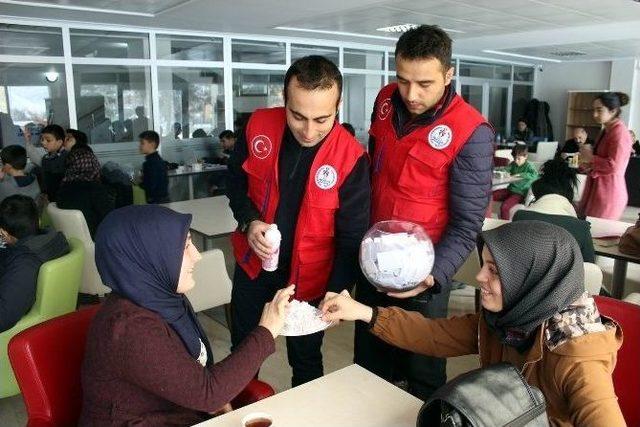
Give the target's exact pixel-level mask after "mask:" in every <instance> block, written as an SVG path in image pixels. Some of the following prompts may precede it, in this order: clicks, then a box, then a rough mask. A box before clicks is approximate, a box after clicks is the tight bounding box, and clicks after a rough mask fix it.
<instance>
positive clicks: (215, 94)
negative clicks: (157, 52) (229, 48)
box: [158, 67, 225, 139]
mask: <svg viewBox="0 0 640 427" xmlns="http://www.w3.org/2000/svg"><path fill="white" fill-rule="evenodd" d="M158 86H159V89H160V93H159V95H160V111H159V114H160V129H159V130H158V133H160V135H162V136H163V137H164V138H169V139H184V138H194V137H202V136H208V135H218V133H220V132H221V131H223V130H224V129H225V122H224V76H223V72H222V70H221V69H213V68H212V69H202V68H170V67H160V68H159V69H158Z"/></svg>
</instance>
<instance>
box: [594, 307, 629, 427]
mask: <svg viewBox="0 0 640 427" xmlns="http://www.w3.org/2000/svg"><path fill="white" fill-rule="evenodd" d="M594 299H595V301H596V305H597V306H598V310H599V311H600V313H601V314H603V315H605V316H607V317H611V318H612V319H614V320H615V321H616V322H618V324H619V325H620V326H621V327H622V332H623V333H624V341H623V343H622V347H620V350H618V360H617V363H616V368H615V370H614V371H613V385H614V388H615V390H616V395H617V396H618V403H619V404H620V409H621V410H622V415H624V419H625V420H626V422H627V425H629V426H640V405H638V390H640V369H638V360H640V307H638V306H637V305H635V304H631V303H628V302H624V301H619V300H616V299H613V298H608V297H601V296H595V297H594Z"/></svg>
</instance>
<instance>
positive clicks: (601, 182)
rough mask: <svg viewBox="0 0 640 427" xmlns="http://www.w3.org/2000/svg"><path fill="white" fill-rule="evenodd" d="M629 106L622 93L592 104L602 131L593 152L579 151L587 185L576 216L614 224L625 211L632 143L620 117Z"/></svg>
mask: <svg viewBox="0 0 640 427" xmlns="http://www.w3.org/2000/svg"><path fill="white" fill-rule="evenodd" d="M628 103H629V96H628V95H626V94H624V93H622V92H605V93H603V94H601V95H599V96H598V97H597V98H596V99H595V100H594V101H593V118H594V120H595V121H596V122H598V123H600V124H601V125H603V126H604V129H603V130H602V132H601V133H600V136H599V137H598V140H597V142H596V145H595V147H594V149H593V150H591V149H590V148H588V147H585V146H584V145H583V146H582V147H580V164H581V169H582V170H583V171H584V172H586V174H587V182H586V184H585V187H584V192H583V194H582V198H581V199H580V206H579V207H578V213H579V215H582V216H593V217H597V218H607V219H615V220H617V219H620V217H621V216H622V213H623V212H624V209H625V208H626V207H627V201H628V198H629V196H628V193H627V184H626V181H625V176H624V174H625V171H626V170H627V165H628V164H629V158H630V157H631V151H632V148H631V147H632V145H633V142H632V141H631V135H629V130H628V129H627V127H626V126H625V125H624V123H623V122H622V120H621V119H620V113H621V111H622V110H621V108H622V107H624V106H625V105H627V104H628Z"/></svg>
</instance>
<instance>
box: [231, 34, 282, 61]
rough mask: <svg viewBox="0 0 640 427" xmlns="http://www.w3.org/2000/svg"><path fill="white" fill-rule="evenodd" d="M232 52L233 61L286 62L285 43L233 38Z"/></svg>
mask: <svg viewBox="0 0 640 427" xmlns="http://www.w3.org/2000/svg"><path fill="white" fill-rule="evenodd" d="M231 52H232V55H231V57H232V61H233V62H251V63H257V64H285V63H286V51H285V44H284V43H278V42H260V41H252V40H233V41H232V42H231Z"/></svg>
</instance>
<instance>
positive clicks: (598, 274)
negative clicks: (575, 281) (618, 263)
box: [584, 262, 602, 295]
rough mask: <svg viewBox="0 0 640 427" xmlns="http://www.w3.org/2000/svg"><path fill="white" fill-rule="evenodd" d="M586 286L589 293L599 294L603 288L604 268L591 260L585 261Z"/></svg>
mask: <svg viewBox="0 0 640 427" xmlns="http://www.w3.org/2000/svg"><path fill="white" fill-rule="evenodd" d="M584 288H585V289H586V290H587V292H588V293H589V295H598V294H599V293H600V289H601V288H602V270H601V269H600V267H598V266H597V265H596V264H593V263H591V262H585V263H584Z"/></svg>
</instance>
